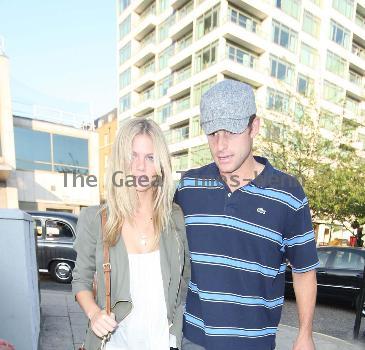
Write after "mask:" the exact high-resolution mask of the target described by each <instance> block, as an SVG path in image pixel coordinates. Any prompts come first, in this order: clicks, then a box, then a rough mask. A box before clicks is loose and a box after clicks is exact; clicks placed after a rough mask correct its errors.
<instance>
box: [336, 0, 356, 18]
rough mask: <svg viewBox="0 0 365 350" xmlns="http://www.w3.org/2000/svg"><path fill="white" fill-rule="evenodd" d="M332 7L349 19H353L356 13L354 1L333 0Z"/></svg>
mask: <svg viewBox="0 0 365 350" xmlns="http://www.w3.org/2000/svg"><path fill="white" fill-rule="evenodd" d="M332 6H333V8H335V9H336V10H337V11H339V12H341V13H342V14H343V15H344V16H346V17H347V18H350V19H352V16H353V12H354V1H353V0H333V1H332Z"/></svg>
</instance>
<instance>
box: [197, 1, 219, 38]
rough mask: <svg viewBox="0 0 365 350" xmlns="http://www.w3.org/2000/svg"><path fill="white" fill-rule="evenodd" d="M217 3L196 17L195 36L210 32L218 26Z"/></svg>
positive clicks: (199, 36)
mask: <svg viewBox="0 0 365 350" xmlns="http://www.w3.org/2000/svg"><path fill="white" fill-rule="evenodd" d="M218 15H219V5H217V6H215V7H214V8H212V9H210V10H209V11H207V12H206V13H204V14H203V15H202V16H200V17H199V18H198V19H197V23H196V38H197V39H200V38H201V37H202V36H203V35H205V34H207V33H209V32H211V31H212V30H213V29H214V28H216V27H217V26H218Z"/></svg>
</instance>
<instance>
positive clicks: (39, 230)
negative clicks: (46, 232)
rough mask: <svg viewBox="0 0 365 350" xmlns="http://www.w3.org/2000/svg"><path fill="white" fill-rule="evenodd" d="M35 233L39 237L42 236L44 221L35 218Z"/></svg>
mask: <svg viewBox="0 0 365 350" xmlns="http://www.w3.org/2000/svg"><path fill="white" fill-rule="evenodd" d="M34 233H35V235H36V237H37V238H42V221H41V220H38V219H35V220H34Z"/></svg>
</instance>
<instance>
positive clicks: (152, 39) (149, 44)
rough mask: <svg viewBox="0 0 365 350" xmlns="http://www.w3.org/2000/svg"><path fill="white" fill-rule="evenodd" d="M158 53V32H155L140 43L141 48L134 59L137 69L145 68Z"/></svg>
mask: <svg viewBox="0 0 365 350" xmlns="http://www.w3.org/2000/svg"><path fill="white" fill-rule="evenodd" d="M156 53H157V47H156V31H155V30H153V31H152V32H151V33H149V34H148V35H147V36H146V37H145V38H143V40H141V42H140V48H139V50H138V52H137V53H136V54H134V55H133V56H132V57H133V59H134V62H133V64H134V65H136V66H137V67H141V66H143V65H144V64H145V63H146V62H148V61H149V60H151V59H153V58H154V57H155V55H156Z"/></svg>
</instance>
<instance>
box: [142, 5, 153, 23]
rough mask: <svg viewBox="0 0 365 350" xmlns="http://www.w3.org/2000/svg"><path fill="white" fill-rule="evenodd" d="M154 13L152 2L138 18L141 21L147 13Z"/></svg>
mask: <svg viewBox="0 0 365 350" xmlns="http://www.w3.org/2000/svg"><path fill="white" fill-rule="evenodd" d="M155 14H156V3H155V2H154V3H153V4H152V5H151V6H149V7H147V8H146V9H145V10H144V11H143V12H142V13H141V15H140V17H139V18H140V20H141V21H143V20H144V19H145V18H146V17H147V16H148V15H155Z"/></svg>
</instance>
